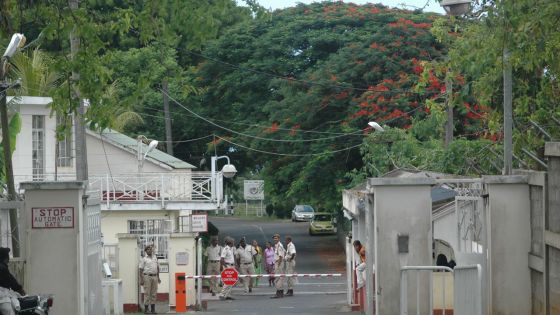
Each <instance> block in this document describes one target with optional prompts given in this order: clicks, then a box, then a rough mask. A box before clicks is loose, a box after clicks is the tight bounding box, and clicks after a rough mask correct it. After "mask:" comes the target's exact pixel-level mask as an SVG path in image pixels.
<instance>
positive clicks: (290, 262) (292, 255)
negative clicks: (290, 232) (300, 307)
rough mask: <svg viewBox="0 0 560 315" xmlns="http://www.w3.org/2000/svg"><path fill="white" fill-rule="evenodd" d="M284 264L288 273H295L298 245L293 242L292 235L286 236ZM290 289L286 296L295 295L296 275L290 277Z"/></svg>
mask: <svg viewBox="0 0 560 315" xmlns="http://www.w3.org/2000/svg"><path fill="white" fill-rule="evenodd" d="M284 265H285V267H284V268H285V270H286V273H287V274H293V273H295V271H296V246H295V245H294V243H293V242H292V237H291V236H286V256H285V257H284ZM286 282H287V283H288V291H287V292H286V296H293V295H294V282H295V277H288V278H287V280H286Z"/></svg>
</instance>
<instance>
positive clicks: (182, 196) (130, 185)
mask: <svg viewBox="0 0 560 315" xmlns="http://www.w3.org/2000/svg"><path fill="white" fill-rule="evenodd" d="M14 178H15V180H16V183H20V182H24V181H38V179H37V178H33V176H14ZM75 179H76V176H75V174H58V175H57V176H54V174H45V175H43V176H41V178H40V179H39V180H41V181H55V180H59V181H63V180H75ZM215 182H216V185H217V186H220V185H222V183H223V181H222V174H221V173H217V174H216V181H215ZM222 192H223V189H221V187H217V189H215V194H216V196H213V195H212V175H211V173H210V172H190V173H143V174H125V175H109V174H104V175H90V176H89V187H88V193H89V194H90V195H92V196H94V197H98V198H99V199H100V200H101V201H102V202H105V203H107V204H109V203H111V202H118V203H127V202H139V201H141V202H161V203H162V205H163V204H164V203H165V202H166V201H200V202H210V201H216V200H219V201H221V199H222V198H223V197H222V196H223V193H222Z"/></svg>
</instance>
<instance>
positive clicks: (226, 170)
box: [211, 155, 237, 206]
mask: <svg viewBox="0 0 560 315" xmlns="http://www.w3.org/2000/svg"><path fill="white" fill-rule="evenodd" d="M219 159H226V160H227V164H226V165H224V167H222V175H223V176H224V177H225V178H232V177H234V176H235V174H237V169H236V168H235V166H234V165H233V164H231V163H230V160H229V157H228V156H225V155H224V156H213V157H212V159H211V167H212V169H211V171H212V173H211V177H212V178H211V180H212V189H211V191H212V200H216V201H217V202H218V206H219V204H220V200H219V198H218V196H217V195H216V184H217V182H218V181H217V178H216V177H217V174H216V168H217V165H216V164H217V162H218V160H219Z"/></svg>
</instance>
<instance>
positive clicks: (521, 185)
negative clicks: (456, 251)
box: [485, 176, 531, 315]
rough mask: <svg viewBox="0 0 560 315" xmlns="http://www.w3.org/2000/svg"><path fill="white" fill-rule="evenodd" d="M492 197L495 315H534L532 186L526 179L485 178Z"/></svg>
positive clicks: (491, 243)
mask: <svg viewBox="0 0 560 315" xmlns="http://www.w3.org/2000/svg"><path fill="white" fill-rule="evenodd" d="M485 182H486V183H487V189H488V194H489V216H490V227H491V231H490V240H489V249H490V268H489V273H488V274H490V275H492V276H491V313H490V314H495V315H501V314H504V315H506V314H507V315H515V314H519V315H523V314H531V286H530V285H529V284H530V283H531V275H530V269H529V268H528V263H527V261H528V258H527V254H528V253H529V251H530V250H531V226H530V202H529V186H528V185H527V179H526V177H523V176H518V177H516V176H508V177H506V176H495V177H493V176H492V177H485Z"/></svg>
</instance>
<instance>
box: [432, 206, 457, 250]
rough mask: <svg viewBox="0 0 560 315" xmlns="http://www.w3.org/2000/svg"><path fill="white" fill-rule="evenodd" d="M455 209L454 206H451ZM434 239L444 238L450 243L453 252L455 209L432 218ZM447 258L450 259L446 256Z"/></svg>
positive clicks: (455, 231)
mask: <svg viewBox="0 0 560 315" xmlns="http://www.w3.org/2000/svg"><path fill="white" fill-rule="evenodd" d="M453 210H455V207H453ZM433 228H434V239H440V240H444V241H446V242H448V243H449V245H451V247H452V248H453V252H456V251H457V249H458V247H457V216H456V215H455V211H451V212H449V213H447V214H445V215H443V216H441V217H439V218H437V219H434V227H433ZM447 259H450V257H448V258H447Z"/></svg>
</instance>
